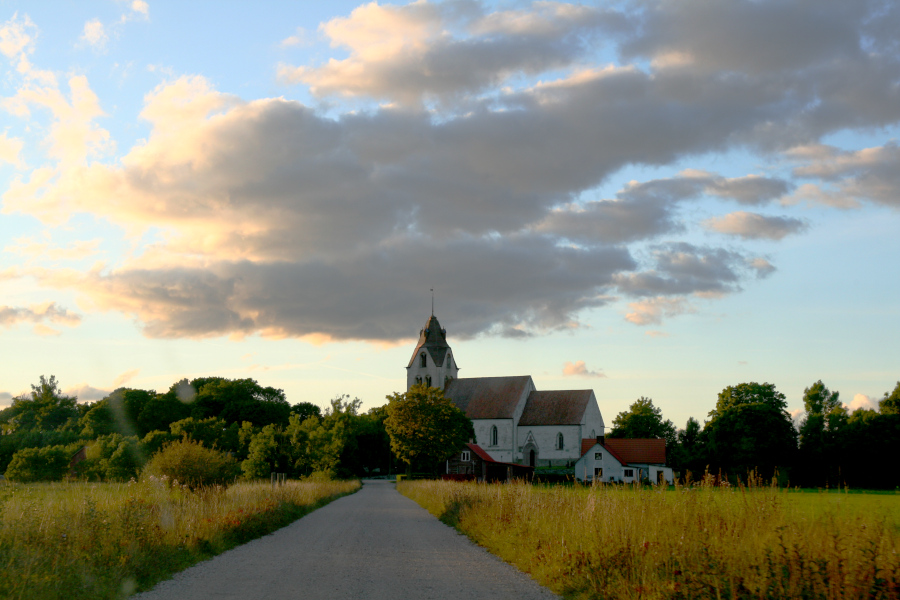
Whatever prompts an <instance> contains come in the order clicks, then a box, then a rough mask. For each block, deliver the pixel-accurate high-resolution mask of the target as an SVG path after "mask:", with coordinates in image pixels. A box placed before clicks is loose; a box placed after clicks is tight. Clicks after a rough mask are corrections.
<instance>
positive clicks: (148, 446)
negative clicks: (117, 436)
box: [141, 430, 178, 456]
mask: <svg viewBox="0 0 900 600" xmlns="http://www.w3.org/2000/svg"><path fill="white" fill-rule="evenodd" d="M177 439H178V436H177V435H175V434H173V433H171V432H168V431H159V430H157V431H151V432H150V433H148V434H147V435H145V436H144V439H142V440H141V445H143V446H144V452H146V453H147V455H148V456H153V455H154V454H156V453H157V452H159V451H160V450H162V448H163V446H165V445H166V444H168V443H169V442H174V441H175V440H177Z"/></svg>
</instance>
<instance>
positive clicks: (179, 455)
mask: <svg viewBox="0 0 900 600" xmlns="http://www.w3.org/2000/svg"><path fill="white" fill-rule="evenodd" d="M239 474H240V467H239V466H238V463H237V461H236V460H234V459H233V458H232V457H230V456H228V455H227V454H225V453H224V452H219V451H218V450H215V449H213V448H207V447H205V446H203V445H201V444H200V443H198V442H195V441H193V440H188V439H182V440H178V441H175V442H172V443H171V444H168V445H167V446H166V447H164V448H163V449H162V450H161V451H159V452H157V453H156V454H155V455H154V456H153V458H152V459H150V462H148V463H147V466H146V467H145V468H144V471H143V472H142V476H144V477H151V476H152V477H166V478H168V480H169V482H170V483H173V482H175V481H178V482H179V483H181V484H184V485H187V486H188V487H190V488H191V489H198V488H201V487H204V486H209V485H228V484H229V483H231V482H232V481H234V479H235V478H236V477H237V476H238V475H239Z"/></svg>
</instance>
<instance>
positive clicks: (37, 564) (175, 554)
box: [0, 481, 360, 599]
mask: <svg viewBox="0 0 900 600" xmlns="http://www.w3.org/2000/svg"><path fill="white" fill-rule="evenodd" d="M359 485H360V484H359V482H358V481H353V482H288V483H286V484H285V485H283V486H279V487H276V488H273V487H272V486H271V485H270V484H269V483H242V484H238V485H234V486H231V487H229V488H228V489H227V490H223V489H221V488H219V489H216V490H206V491H203V492H189V491H187V490H184V489H181V488H178V487H175V488H168V487H166V486H164V485H162V484H161V482H158V481H147V482H141V483H130V484H115V483H47V484H28V485H13V484H7V485H0V598H10V599H12V598H22V599H31V598H37V599H44V598H47V599H53V598H65V599H70V598H71V599H75V598H90V599H100V598H122V597H125V596H128V595H129V594H131V593H132V592H135V591H139V590H142V589H147V588H149V587H151V586H152V585H153V584H154V583H156V582H157V581H160V580H161V579H165V578H167V577H168V576H169V575H171V574H172V573H174V572H176V571H179V570H181V569H184V568H185V567H187V566H189V565H191V564H194V563H196V562H198V561H200V560H204V559H206V558H209V557H211V556H214V555H216V554H219V553H221V552H223V551H225V550H227V549H229V548H232V547H234V546H236V545H238V544H241V543H244V542H246V541H249V540H251V539H254V538H257V537H259V536H261V535H264V534H266V533H268V532H270V531H273V530H275V529H277V528H279V527H281V526H284V525H286V524H288V523H290V522H292V521H294V520H296V519H297V518H299V517H301V516H303V515H304V514H306V513H308V512H311V511H312V510H315V509H316V508H317V507H319V506H321V505H323V504H326V503H328V502H330V501H331V500H334V499H336V498H338V497H340V496H342V495H345V494H348V493H352V492H354V491H356V490H358V489H359Z"/></svg>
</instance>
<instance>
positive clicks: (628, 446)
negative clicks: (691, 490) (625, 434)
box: [575, 436, 675, 483]
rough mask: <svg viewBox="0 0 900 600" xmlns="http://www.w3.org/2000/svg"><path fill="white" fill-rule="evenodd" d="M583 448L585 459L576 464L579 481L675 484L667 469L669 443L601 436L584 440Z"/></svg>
mask: <svg viewBox="0 0 900 600" xmlns="http://www.w3.org/2000/svg"><path fill="white" fill-rule="evenodd" d="M581 448H582V450H581V458H579V459H578V462H576V463H575V477H576V479H578V480H579V481H592V482H593V481H597V482H601V481H604V482H620V483H632V482H634V481H642V480H644V479H649V480H650V481H652V482H654V483H662V482H666V483H674V482H675V478H674V474H673V473H672V469H671V468H669V467H667V466H666V440H663V439H622V438H604V437H603V436H600V437H597V438H594V439H586V440H583V441H582V444H581Z"/></svg>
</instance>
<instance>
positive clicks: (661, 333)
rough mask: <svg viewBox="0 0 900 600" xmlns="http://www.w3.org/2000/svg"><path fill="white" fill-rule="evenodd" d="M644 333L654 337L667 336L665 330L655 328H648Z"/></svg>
mask: <svg viewBox="0 0 900 600" xmlns="http://www.w3.org/2000/svg"><path fill="white" fill-rule="evenodd" d="M644 335H646V336H648V337H654V338H663V337H669V334H668V333H666V332H665V331H657V330H655V329H649V330H647V331H645V332H644Z"/></svg>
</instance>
